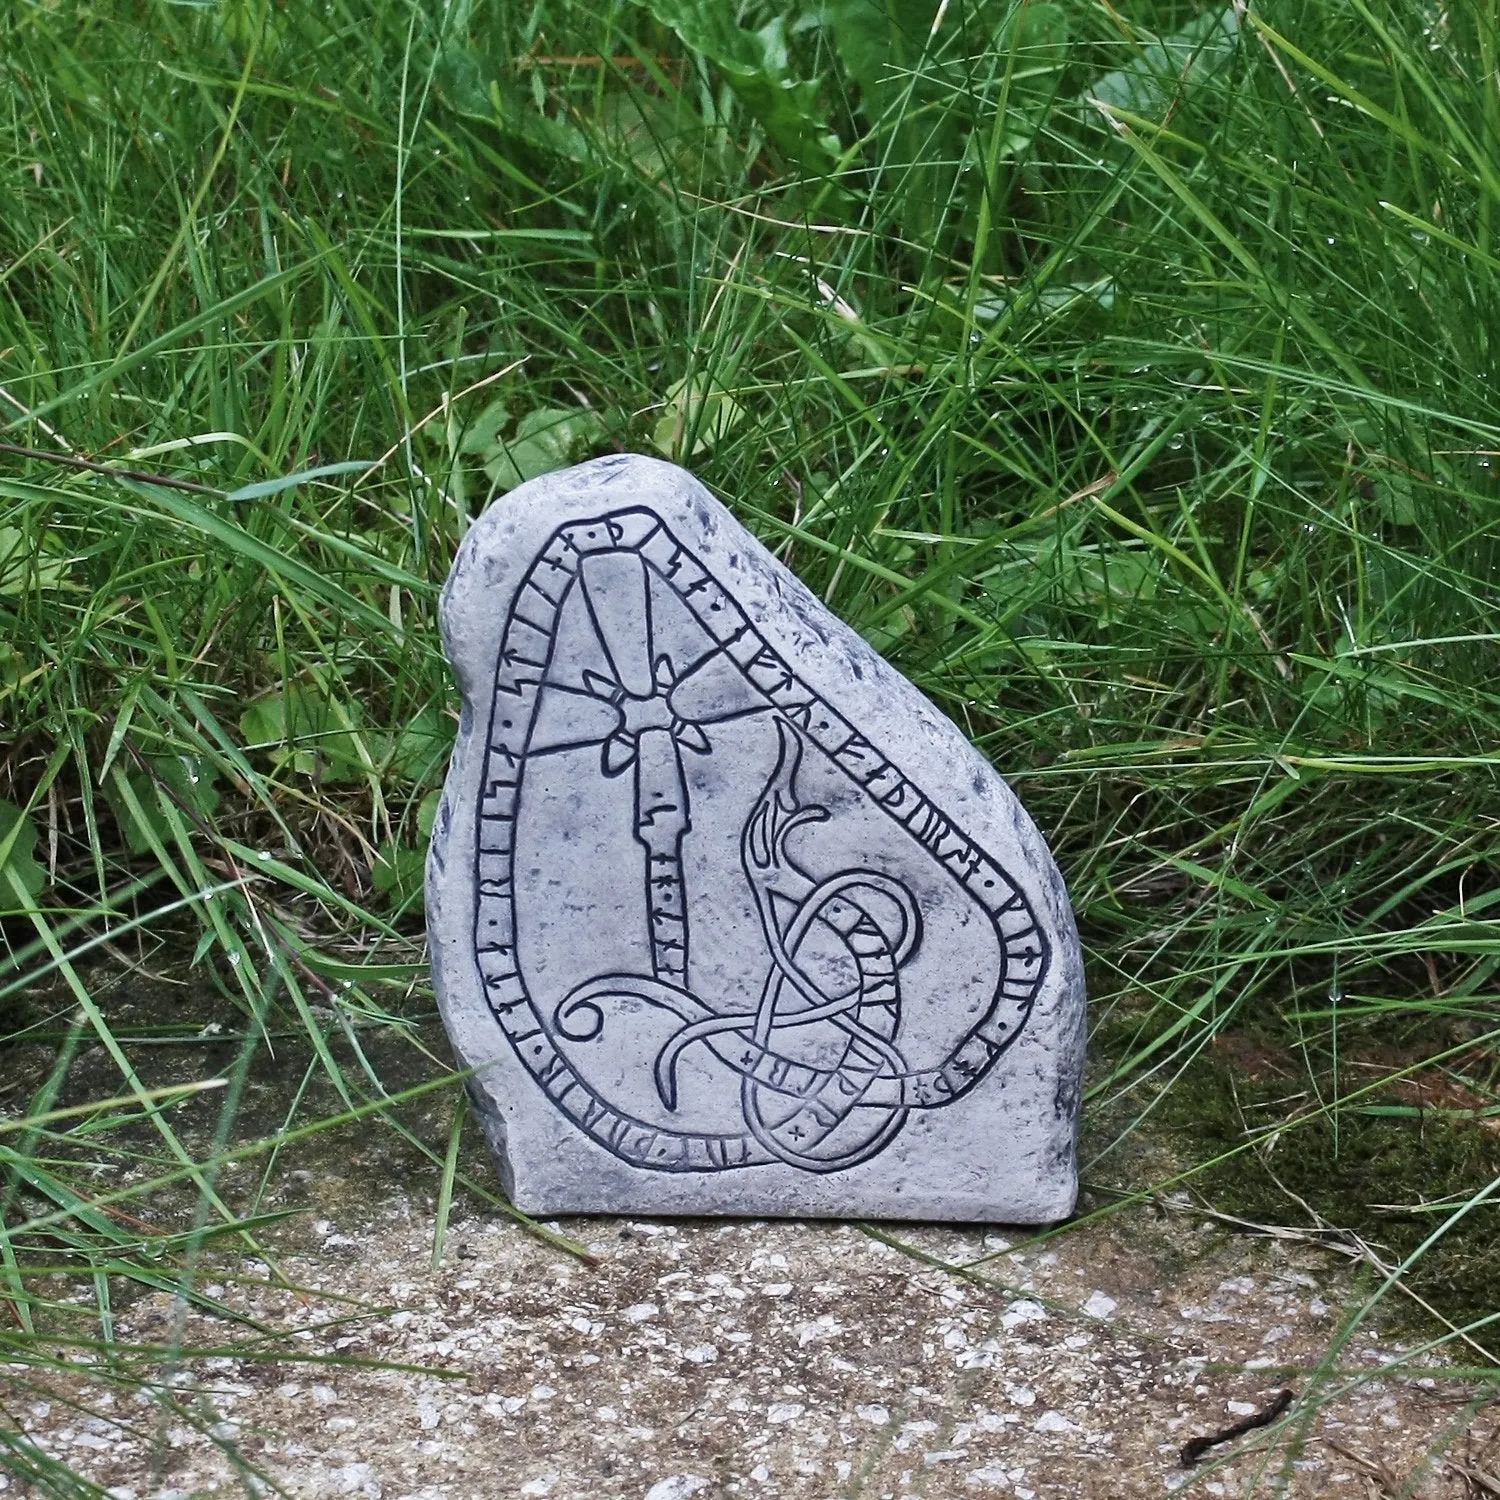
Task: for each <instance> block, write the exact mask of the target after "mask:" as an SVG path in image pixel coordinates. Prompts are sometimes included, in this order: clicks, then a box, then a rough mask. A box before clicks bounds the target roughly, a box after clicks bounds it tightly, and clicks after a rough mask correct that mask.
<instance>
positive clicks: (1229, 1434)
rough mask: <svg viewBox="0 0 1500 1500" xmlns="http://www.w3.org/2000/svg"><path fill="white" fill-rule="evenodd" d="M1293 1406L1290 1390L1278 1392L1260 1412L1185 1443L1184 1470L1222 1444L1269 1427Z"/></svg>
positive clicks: (1181, 1458)
mask: <svg viewBox="0 0 1500 1500" xmlns="http://www.w3.org/2000/svg"><path fill="white" fill-rule="evenodd" d="M1291 1404H1292V1393H1291V1391H1290V1390H1282V1391H1277V1392H1276V1394H1275V1395H1274V1396H1273V1397H1272V1398H1271V1399H1270V1401H1268V1402H1267V1403H1266V1405H1265V1406H1263V1407H1262V1408H1261V1409H1260V1410H1259V1411H1257V1412H1252V1413H1251V1414H1250V1415H1249V1416H1248V1417H1244V1418H1242V1419H1241V1420H1240V1421H1238V1422H1235V1423H1234V1424H1233V1425H1232V1426H1229V1427H1225V1428H1223V1429H1222V1430H1221V1431H1219V1432H1210V1433H1207V1434H1205V1435H1204V1436H1203V1437H1195V1438H1192V1439H1190V1440H1189V1441H1188V1442H1186V1443H1184V1444H1183V1445H1182V1454H1181V1456H1180V1458H1179V1460H1178V1461H1179V1462H1180V1463H1181V1465H1182V1467H1183V1468H1184V1469H1191V1468H1192V1467H1193V1465H1194V1464H1195V1463H1197V1462H1198V1460H1199V1459H1200V1458H1202V1457H1203V1455H1204V1454H1205V1453H1207V1452H1208V1450H1209V1449H1210V1448H1217V1447H1218V1446H1219V1444H1220V1443H1230V1442H1233V1441H1234V1439H1235V1438H1237V1437H1244V1435H1245V1434H1246V1433H1247V1432H1254V1431H1255V1430H1256V1428H1257V1427H1269V1426H1270V1425H1271V1423H1272V1422H1274V1421H1275V1420H1276V1419H1277V1417H1279V1416H1280V1415H1281V1414H1282V1413H1283V1412H1284V1411H1285V1410H1286V1409H1287V1407H1289V1406H1290V1405H1291Z"/></svg>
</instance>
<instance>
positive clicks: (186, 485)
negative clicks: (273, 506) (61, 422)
mask: <svg viewBox="0 0 1500 1500" xmlns="http://www.w3.org/2000/svg"><path fill="white" fill-rule="evenodd" d="M0 453H14V454H15V455H16V456H17V457H18V458H35V459H39V460H40V461H41V462H43V463H49V464H61V465H62V466H63V467H64V468H68V469H86V470H87V471H88V472H89V473H90V474H108V475H109V477H110V478H111V479H133V480H134V481H135V482H136V483H137V484H154V485H157V486H158V487H159V488H161V489H164V490H188V491H190V492H191V493H192V494H194V495H212V496H213V497H214V498H215V499H216V500H217V499H222V498H223V495H224V491H223V490H216V489H215V488H214V487H213V486H212V485H211V484H194V483H193V481H192V480H191V479H174V478H173V477H172V476H171V475H170V474H152V473H150V472H148V471H147V470H145V469H122V468H121V467H120V466H119V465H118V464H97V463H95V462H94V460H93V459H91V458H79V457H78V456H77V455H76V454H73V453H49V452H47V450H46V449H45V448H25V447H22V445H21V444H20V443H0Z"/></svg>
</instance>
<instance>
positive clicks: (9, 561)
mask: <svg viewBox="0 0 1500 1500" xmlns="http://www.w3.org/2000/svg"><path fill="white" fill-rule="evenodd" d="M67 573H68V560H67V558H66V557H62V556H59V555H58V550H57V545H56V543H55V542H54V541H53V540H52V539H51V538H50V537H49V536H46V535H45V534H44V536H43V538H42V542H41V545H40V546H38V545H37V543H36V541H35V540H34V539H33V538H32V537H28V536H27V535H26V534H25V532H22V531H17V530H16V528H15V527H14V526H0V596H5V595H10V596H12V597H13V596H16V595H19V594H23V593H25V592H26V591H27V590H28V589H55V588H59V587H61V586H63V584H64V582H65V580H66V578H67Z"/></svg>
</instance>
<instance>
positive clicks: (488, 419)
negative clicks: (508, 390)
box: [458, 396, 510, 454]
mask: <svg viewBox="0 0 1500 1500" xmlns="http://www.w3.org/2000/svg"><path fill="white" fill-rule="evenodd" d="M508 426H510V411H509V409H508V408H507V407H506V405H505V400H504V398H503V397H498V396H497V397H496V398H495V400H493V401H491V402H490V404H489V405H488V406H486V407H485V409H484V410H483V411H482V412H480V413H479V415H478V416H477V417H475V418H474V420H473V421H472V422H470V423H469V425H468V426H467V427H466V428H464V435H463V437H462V439H461V440H460V442H459V445H458V451H459V452H460V453H472V454H484V453H487V452H490V451H492V450H493V449H495V448H496V447H498V446H499V444H500V434H501V432H502V431H503V430H504V429H505V428H506V427H508Z"/></svg>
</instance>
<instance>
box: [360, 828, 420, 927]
mask: <svg viewBox="0 0 1500 1500" xmlns="http://www.w3.org/2000/svg"><path fill="white" fill-rule="evenodd" d="M426 873H427V851H426V849H408V848H407V847H406V846H405V845H403V844H401V843H399V842H397V841H396V840H395V839H387V840H386V841H385V842H384V843H383V844H381V846H380V848H379V850H378V852H377V853H376V856H375V863H374V864H373V865H372V866H371V867H370V881H371V883H372V884H373V885H374V887H375V889H376V890H377V891H379V892H380V893H381V895H383V896H385V897H386V898H387V899H388V900H389V901H390V904H391V906H392V907H398V908H403V909H405V910H408V911H421V910H422V897H423V885H424V882H425V880H426Z"/></svg>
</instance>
